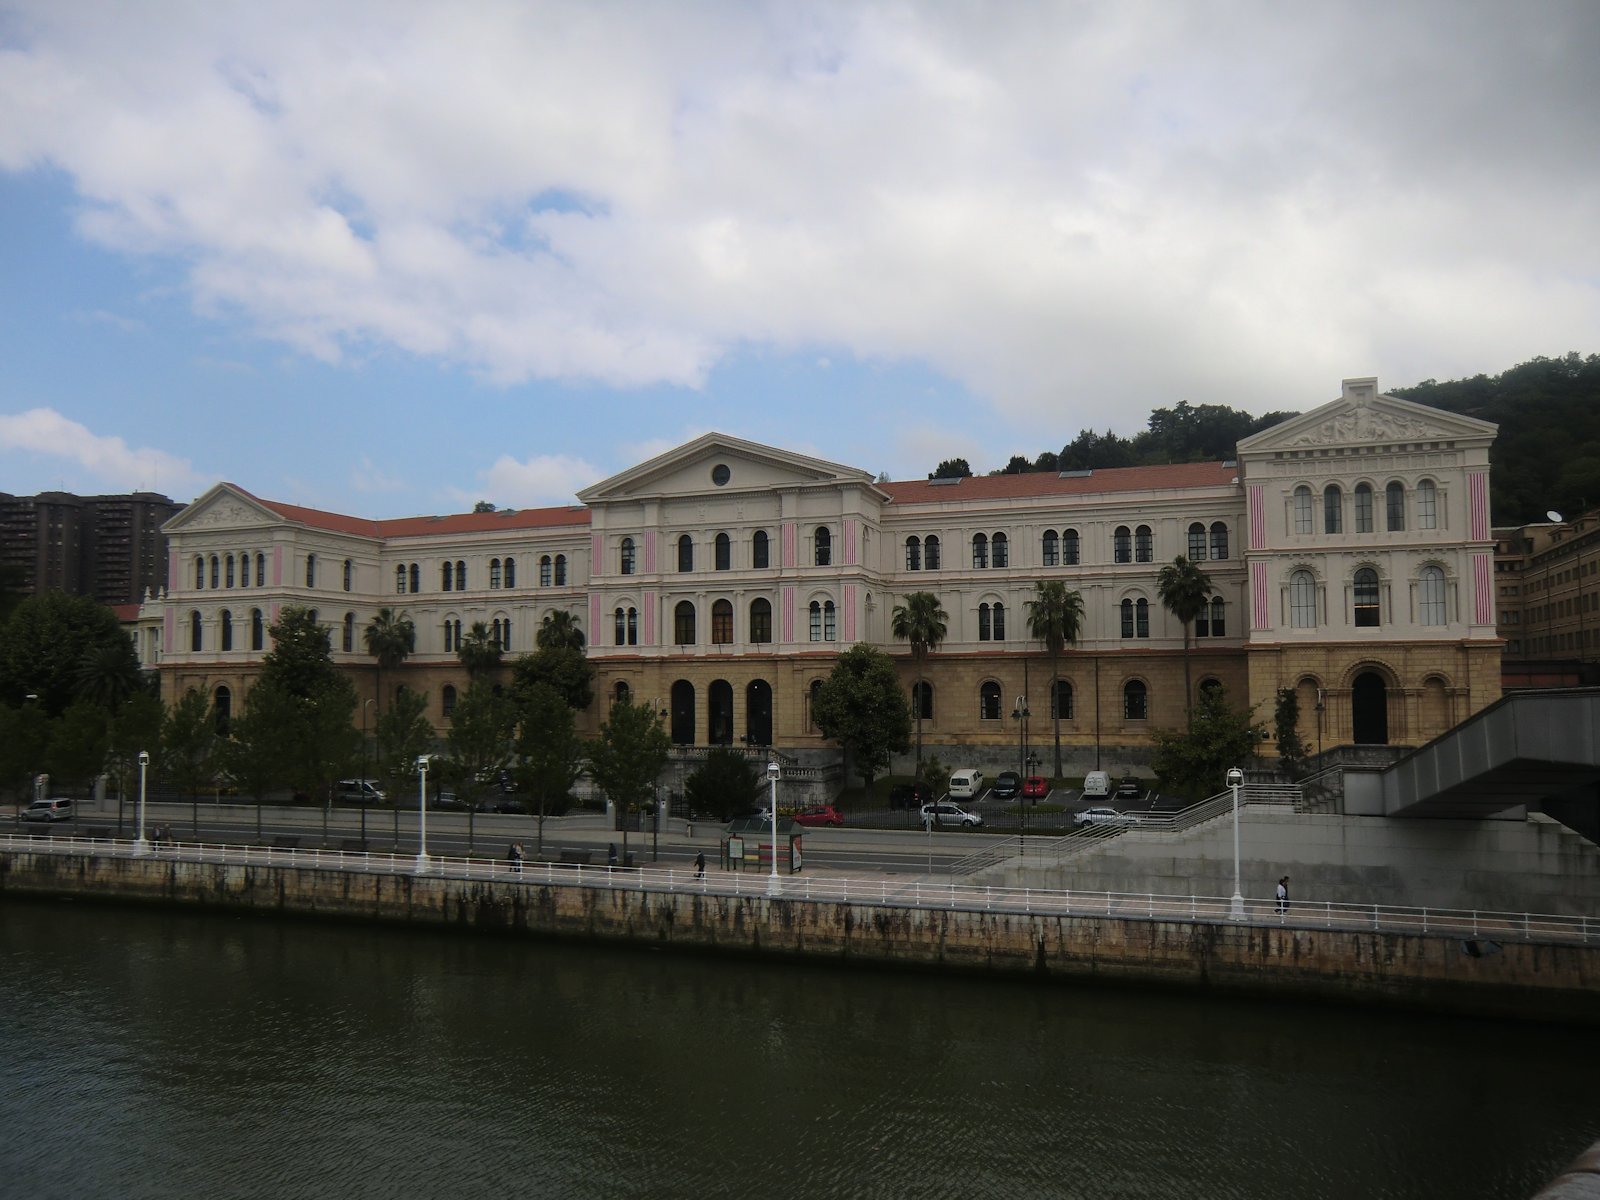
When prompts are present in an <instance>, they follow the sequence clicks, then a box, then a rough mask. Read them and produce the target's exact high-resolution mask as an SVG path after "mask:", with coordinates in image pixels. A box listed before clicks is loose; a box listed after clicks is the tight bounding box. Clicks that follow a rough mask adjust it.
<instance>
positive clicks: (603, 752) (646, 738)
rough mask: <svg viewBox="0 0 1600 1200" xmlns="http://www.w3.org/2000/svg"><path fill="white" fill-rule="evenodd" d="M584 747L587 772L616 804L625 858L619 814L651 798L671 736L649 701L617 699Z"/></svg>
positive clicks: (625, 836) (624, 828) (624, 833)
mask: <svg viewBox="0 0 1600 1200" xmlns="http://www.w3.org/2000/svg"><path fill="white" fill-rule="evenodd" d="M587 749H588V751H589V774H590V775H591V776H593V777H594V782H595V786H596V787H598V788H599V789H600V790H601V791H602V792H604V793H605V794H606V795H607V796H608V797H610V799H611V803H612V804H613V805H615V806H616V812H617V818H618V820H619V822H620V823H621V825H622V852H623V861H624V862H626V861H627V852H628V822H627V821H625V820H622V817H623V815H624V814H625V813H630V812H632V811H633V810H634V809H636V808H638V807H639V805H641V804H643V803H644V802H645V801H646V800H648V799H649V798H650V796H651V793H652V792H653V790H654V789H655V784H656V779H657V778H658V777H659V776H660V774H661V772H662V769H663V768H664V767H666V765H667V755H668V753H669V752H670V751H671V749H672V739H670V738H669V737H668V736H667V731H666V730H665V729H663V728H662V727H661V721H660V718H658V717H657V716H656V713H655V710H654V709H653V708H651V707H650V705H648V704H635V703H634V702H633V701H632V700H631V699H629V700H619V701H617V703H615V704H613V705H612V706H611V712H610V715H609V716H608V717H607V718H606V722H605V724H603V725H601V726H600V736H599V737H598V738H596V739H595V740H594V741H592V742H590V743H589V744H588V747H587Z"/></svg>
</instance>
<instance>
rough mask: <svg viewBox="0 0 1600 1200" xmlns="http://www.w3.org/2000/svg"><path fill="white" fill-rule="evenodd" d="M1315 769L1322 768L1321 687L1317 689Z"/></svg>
mask: <svg viewBox="0 0 1600 1200" xmlns="http://www.w3.org/2000/svg"><path fill="white" fill-rule="evenodd" d="M1317 769H1318V770H1321V769H1322V689H1321V688H1318V689H1317Z"/></svg>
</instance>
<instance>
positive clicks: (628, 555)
mask: <svg viewBox="0 0 1600 1200" xmlns="http://www.w3.org/2000/svg"><path fill="white" fill-rule="evenodd" d="M619 560H620V561H619V564H618V566H619V569H620V570H621V572H622V574H624V575H632V574H633V539H632V538H623V539H622V545H621V546H620V547H619Z"/></svg>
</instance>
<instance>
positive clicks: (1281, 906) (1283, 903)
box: [1278, 875, 1289, 914]
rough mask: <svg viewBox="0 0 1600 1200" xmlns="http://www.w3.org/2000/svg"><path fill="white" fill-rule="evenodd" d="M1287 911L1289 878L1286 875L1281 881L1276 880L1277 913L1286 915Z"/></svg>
mask: <svg viewBox="0 0 1600 1200" xmlns="http://www.w3.org/2000/svg"><path fill="white" fill-rule="evenodd" d="M1288 911H1289V877H1288V876H1287V875H1285V876H1284V877H1283V878H1282V879H1280V880H1278V912H1279V913H1280V914H1281V913H1286V912H1288Z"/></svg>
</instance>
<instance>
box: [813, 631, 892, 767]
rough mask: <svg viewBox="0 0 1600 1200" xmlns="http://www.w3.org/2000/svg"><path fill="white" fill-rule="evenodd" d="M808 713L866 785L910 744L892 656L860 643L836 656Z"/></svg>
mask: <svg viewBox="0 0 1600 1200" xmlns="http://www.w3.org/2000/svg"><path fill="white" fill-rule="evenodd" d="M811 713H812V718H813V719H814V720H815V721H816V724H817V728H818V729H820V730H821V731H822V734H823V736H824V737H826V738H829V739H831V740H832V741H835V742H838V743H839V745H840V747H841V748H843V750H844V753H845V758H846V760H847V761H849V760H853V762H854V766H855V771H856V774H857V775H859V776H860V777H861V782H862V784H863V786H865V787H867V788H871V787H872V781H873V780H874V779H875V778H877V776H878V774H879V772H880V771H882V770H884V769H886V768H887V767H888V765H889V756H890V755H891V754H895V753H899V752H903V751H904V750H906V749H907V747H908V746H909V745H910V743H911V709H910V706H909V705H908V704H906V701H905V697H904V696H903V695H901V692H900V681H899V679H897V678H896V676H895V669H894V660H893V659H891V658H890V657H889V656H888V655H887V654H885V653H884V652H883V651H881V650H878V649H876V648H875V647H873V646H869V645H867V644H866V643H864V642H863V643H859V644H857V645H854V646H852V647H850V649H848V650H846V651H845V652H844V653H843V654H841V655H840V656H839V661H838V662H837V663H835V664H834V668H833V671H832V672H831V673H830V674H829V675H828V678H827V679H825V680H823V682H822V687H821V688H819V689H818V691H817V702H816V704H815V705H813V706H812V710H811Z"/></svg>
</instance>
